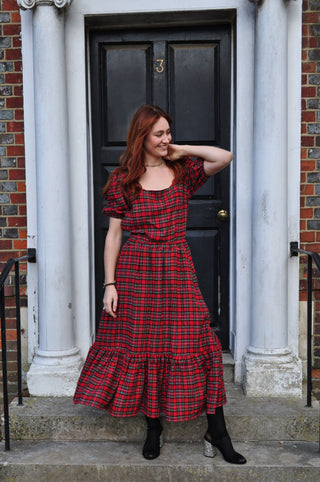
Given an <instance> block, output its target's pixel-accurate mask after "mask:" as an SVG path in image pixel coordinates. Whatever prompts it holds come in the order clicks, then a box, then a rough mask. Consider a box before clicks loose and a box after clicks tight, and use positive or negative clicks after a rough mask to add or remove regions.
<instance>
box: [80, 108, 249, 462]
mask: <svg viewBox="0 0 320 482" xmlns="http://www.w3.org/2000/svg"><path fill="white" fill-rule="evenodd" d="M171 123H172V119H171V117H170V116H169V115H168V114H166V113H165V112H164V111H163V110H162V109H160V108H159V107H156V106H150V105H145V106H143V107H141V108H140V109H139V110H138V111H137V112H136V114H135V115H134V117H133V119H132V122H131V125H130V129H129V133H128V142H127V148H126V151H125V153H124V154H123V156H122V158H121V165H120V167H119V168H117V169H116V170H115V172H114V173H113V174H112V175H111V176H110V179H109V181H108V183H107V185H106V187H105V191H104V192H105V195H106V196H107V207H106V208H105V209H104V212H105V214H106V215H107V216H109V217H110V224H109V230H108V234H107V236H106V242H105V254H104V265H105V283H104V288H105V292H104V297H103V304H104V309H103V313H102V317H101V323H100V327H99V330H98V333H97V337H96V341H95V343H94V344H93V346H92V347H91V348H90V350H89V354H88V356H87V360H86V362H85V365H84V368H83V371H82V373H81V376H80V379H79V382H78V386H77V389H76V393H75V396H74V402H75V403H83V404H87V405H92V406H94V407H97V408H100V409H103V408H105V409H107V410H108V411H109V413H110V414H111V415H113V416H116V417H126V416H133V415H136V414H137V413H139V412H142V413H144V415H145V417H146V422H147V427H148V431H147V438H146V441H145V444H144V447H143V455H144V457H145V458H147V459H154V458H156V457H157V456H158V455H159V454H160V447H161V445H162V426H161V423H160V419H159V417H160V413H161V412H162V413H163V414H164V415H165V418H166V419H167V420H169V421H182V420H190V419H192V418H195V417H197V416H198V415H200V414H201V413H203V412H206V414H207V419H208V430H207V432H206V434H205V437H204V443H205V452H204V454H205V455H206V456H209V457H213V456H214V455H215V454H216V449H215V447H217V448H218V449H219V450H220V451H221V453H222V455H223V456H224V458H225V460H227V461H228V462H231V463H235V464H243V463H245V462H246V460H245V458H244V457H243V456H242V455H240V454H238V453H237V452H235V451H234V449H233V446H232V443H231V440H230V437H229V435H228V432H227V430H226V426H225V421H224V415H223V404H224V403H225V402H226V397H225V391H224V383H223V378H222V377H223V370H222V357H221V346H220V342H219V340H218V339H217V337H216V335H215V334H214V333H213V332H212V330H211V329H210V316H209V312H208V308H207V306H206V304H205V302H204V300H203V298H202V296H201V293H200V290H199V287H198V283H197V278H196V274H195V271H194V267H193V263H192V259H191V254H190V250H189V247H188V245H187V242H186V240H185V231H186V221H187V205H188V200H189V199H190V197H191V196H192V194H193V193H194V192H195V191H196V190H197V189H198V188H199V187H200V186H201V185H202V184H203V183H204V182H205V181H206V180H207V179H208V177H209V176H211V175H213V174H215V173H217V172H218V171H220V170H221V169H223V168H224V167H226V166H227V165H228V164H229V163H230V162H231V160H232V154H231V153H230V152H228V151H225V150H223V149H219V148H216V147H208V146H178V145H174V144H171ZM187 156H195V157H199V158H198V159H197V160H195V161H193V160H191V159H189V157H187ZM204 159H205V160H204ZM122 230H127V231H130V232H131V235H130V237H129V239H128V241H127V242H126V243H125V244H124V246H123V248H122V250H121V253H120V249H121V241H122ZM119 253H120V255H119Z"/></svg>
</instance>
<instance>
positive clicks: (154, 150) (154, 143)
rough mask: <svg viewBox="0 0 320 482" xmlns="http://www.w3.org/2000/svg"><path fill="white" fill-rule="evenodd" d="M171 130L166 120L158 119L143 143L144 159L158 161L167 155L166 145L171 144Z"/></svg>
mask: <svg viewBox="0 0 320 482" xmlns="http://www.w3.org/2000/svg"><path fill="white" fill-rule="evenodd" d="M171 139H172V137H171V129H170V126H169V123H168V121H167V119H165V118H164V117H160V119H158V120H157V122H156V123H155V124H154V125H153V127H152V129H151V131H150V132H149V134H148V135H147V137H146V139H145V141H144V146H143V147H144V152H145V156H146V159H159V158H161V157H165V156H166V155H167V154H168V145H169V144H170V142H171Z"/></svg>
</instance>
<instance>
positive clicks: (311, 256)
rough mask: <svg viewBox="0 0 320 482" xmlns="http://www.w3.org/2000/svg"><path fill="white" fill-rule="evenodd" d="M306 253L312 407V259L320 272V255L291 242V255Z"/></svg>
mask: <svg viewBox="0 0 320 482" xmlns="http://www.w3.org/2000/svg"><path fill="white" fill-rule="evenodd" d="M299 253H301V254H306V255H307V256H308V263H307V266H308V270H307V407H311V406H312V403H311V398H312V277H313V273H312V261H314V263H315V265H316V267H317V268H318V270H319V272H320V256H319V254H318V253H315V252H314V251H306V250H304V249H300V248H299V245H298V242H296V241H293V242H291V243H290V255H291V256H298V254H299Z"/></svg>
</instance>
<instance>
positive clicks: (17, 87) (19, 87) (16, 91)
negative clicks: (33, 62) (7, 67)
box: [13, 85, 23, 97]
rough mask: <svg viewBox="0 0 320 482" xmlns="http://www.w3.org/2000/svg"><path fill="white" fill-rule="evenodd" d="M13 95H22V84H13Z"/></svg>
mask: <svg viewBox="0 0 320 482" xmlns="http://www.w3.org/2000/svg"><path fill="white" fill-rule="evenodd" d="M13 91H14V95H17V96H18V97H19V96H20V97H22V96H23V87H22V85H15V86H14V89H13Z"/></svg>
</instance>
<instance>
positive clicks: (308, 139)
mask: <svg viewBox="0 0 320 482" xmlns="http://www.w3.org/2000/svg"><path fill="white" fill-rule="evenodd" d="M301 145H302V146H304V147H313V146H314V136H302V137H301Z"/></svg>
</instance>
